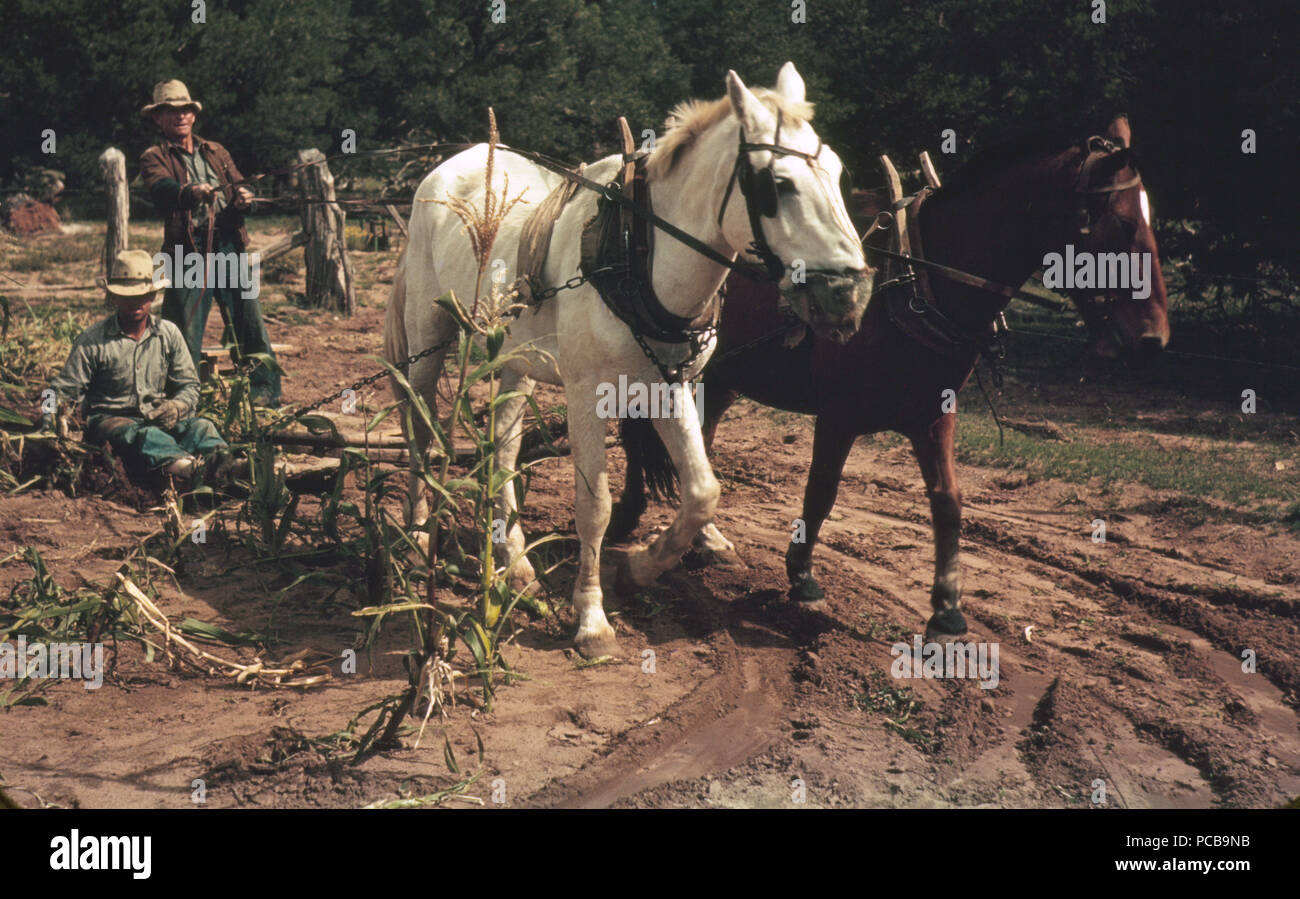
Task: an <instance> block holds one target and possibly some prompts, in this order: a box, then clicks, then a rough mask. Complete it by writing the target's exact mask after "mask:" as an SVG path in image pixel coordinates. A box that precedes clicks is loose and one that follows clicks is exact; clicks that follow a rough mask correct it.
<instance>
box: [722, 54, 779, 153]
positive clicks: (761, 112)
mask: <svg viewBox="0 0 1300 899" xmlns="http://www.w3.org/2000/svg"><path fill="white" fill-rule="evenodd" d="M727 99H729V100H730V101H731V111H732V112H734V113H735V114H736V118H737V119H739V120H740V124H741V126H742V127H744V129H745V134H746V136H747V137H748V138H749V139H750V140H751V141H752V140H757V139H758V135H760V134H765V133H767V132H769V131H772V130H774V129H775V128H776V118H775V117H774V116H773V115H772V113H770V112H768V111H767V107H766V106H764V105H763V104H762V102H761V101H760V100H759V99H758V97H755V96H754V94H753V92H752V91H750V89H749V88H747V87H745V82H743V81H741V80H740V76H739V75H737V74H736V73H735V72H734V71H732V70H731V69H728V70H727Z"/></svg>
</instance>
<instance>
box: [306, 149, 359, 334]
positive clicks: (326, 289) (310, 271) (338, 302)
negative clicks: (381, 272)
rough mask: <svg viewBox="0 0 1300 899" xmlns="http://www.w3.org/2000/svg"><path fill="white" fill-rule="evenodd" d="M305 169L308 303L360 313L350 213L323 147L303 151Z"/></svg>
mask: <svg viewBox="0 0 1300 899" xmlns="http://www.w3.org/2000/svg"><path fill="white" fill-rule="evenodd" d="M298 161H299V162H300V163H316V164H315V165H309V166H307V167H306V168H303V169H301V173H302V174H301V182H300V184H301V191H302V200H303V204H302V230H303V231H304V232H305V233H306V234H307V235H308V241H307V246H306V249H305V250H304V252H303V256H304V259H305V260H306V263H307V298H306V299H307V303H308V304H309V305H312V306H318V307H327V308H330V309H334V310H335V311H337V312H339V313H341V314H343V315H349V316H350V315H352V314H353V313H355V312H356V306H357V298H356V293H355V290H354V287H353V281H352V264H351V263H350V262H349V261H348V245H347V236H346V234H345V233H344V230H343V229H344V225H345V223H346V221H347V215H346V214H345V213H344V212H343V209H342V208H341V207H340V206H339V204H338V203H337V202H336V199H335V196H334V176H333V175H331V174H330V170H329V166H328V165H326V163H325V154H323V153H321V151H320V150H316V149H311V150H299V151H298Z"/></svg>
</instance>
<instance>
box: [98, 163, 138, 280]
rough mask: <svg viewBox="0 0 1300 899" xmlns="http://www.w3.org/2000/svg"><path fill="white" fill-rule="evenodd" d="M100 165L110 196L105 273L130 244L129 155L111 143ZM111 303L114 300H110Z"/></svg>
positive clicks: (107, 273) (107, 276) (105, 248)
mask: <svg viewBox="0 0 1300 899" xmlns="http://www.w3.org/2000/svg"><path fill="white" fill-rule="evenodd" d="M99 169H100V171H101V172H102V173H103V175H104V186H105V189H106V191H107V197H108V215H107V216H106V217H105V218H106V219H107V222H108V229H107V230H106V231H105V232H104V259H103V263H104V277H105V278H110V277H112V275H113V260H114V259H116V258H117V254H118V253H120V252H122V251H123V250H125V249H126V248H127V244H128V243H129V237H130V232H129V231H128V230H127V223H128V220H129V217H130V208H131V207H130V205H129V202H130V201H129V197H128V195H127V191H126V156H125V155H124V154H123V153H122V151H121V150H119V149H117V147H109V148H108V149H107V150H105V151H104V152H103V153H102V154H100V157H99ZM107 302H108V304H109V305H110V306H112V305H113V302H112V300H108V301H107Z"/></svg>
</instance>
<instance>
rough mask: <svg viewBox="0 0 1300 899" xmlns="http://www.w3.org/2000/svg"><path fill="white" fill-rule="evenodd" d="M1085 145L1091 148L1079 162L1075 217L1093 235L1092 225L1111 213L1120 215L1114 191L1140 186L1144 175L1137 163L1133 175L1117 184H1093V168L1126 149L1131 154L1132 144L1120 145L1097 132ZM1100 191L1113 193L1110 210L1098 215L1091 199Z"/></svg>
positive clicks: (1108, 203)
mask: <svg viewBox="0 0 1300 899" xmlns="http://www.w3.org/2000/svg"><path fill="white" fill-rule="evenodd" d="M1084 149H1085V150H1086V151H1087V155H1086V156H1085V157H1084V159H1083V162H1082V163H1080V164H1079V171H1078V174H1076V175H1075V178H1074V192H1075V194H1076V195H1077V196H1078V203H1077V206H1076V209H1075V217H1074V221H1075V226H1076V227H1077V228H1078V231H1079V233H1080V234H1082V235H1090V234H1092V229H1093V228H1094V227H1095V226H1096V225H1097V224H1099V223H1100V221H1101V220H1102V219H1104V218H1106V217H1107V216H1111V217H1114V218H1115V219H1117V220H1118V219H1119V216H1117V215H1115V213H1114V212H1113V211H1112V207H1113V205H1114V202H1115V198H1114V196H1113V195H1114V194H1116V193H1119V192H1120V191H1124V190H1128V189H1129V188H1133V187H1138V186H1140V185H1141V184H1142V176H1141V175H1140V174H1138V172H1137V167H1136V166H1134V167H1133V177H1132V178H1128V179H1126V180H1124V181H1117V182H1115V183H1113V184H1103V185H1101V186H1100V187H1094V186H1093V185H1092V177H1093V169H1095V168H1096V166H1097V163H1099V162H1101V161H1102V160H1104V159H1109V158H1110V157H1112V156H1114V155H1115V154H1117V153H1124V154H1127V156H1131V155H1132V151H1131V150H1130V149H1129V148H1128V147H1123V146H1120V145H1119V144H1116V143H1113V142H1112V141H1110V140H1107V139H1106V138H1104V137H1099V136H1097V135H1093V136H1092V137H1090V138H1088V139H1087V140H1086V141H1085V142H1084ZM1125 161H1126V163H1128V164H1130V165H1131V164H1132V162H1131V160H1130V159H1128V158H1126V160H1125ZM1096 194H1109V195H1110V196H1107V197H1106V211H1105V212H1103V213H1102V214H1101V215H1099V216H1097V217H1096V218H1094V217H1093V215H1092V209H1091V206H1092V204H1091V203H1090V200H1091V199H1092V198H1093V197H1094V196H1095V195H1096Z"/></svg>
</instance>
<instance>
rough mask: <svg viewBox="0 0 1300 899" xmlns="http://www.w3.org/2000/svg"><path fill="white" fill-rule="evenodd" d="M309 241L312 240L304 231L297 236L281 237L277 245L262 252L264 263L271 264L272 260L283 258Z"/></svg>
mask: <svg viewBox="0 0 1300 899" xmlns="http://www.w3.org/2000/svg"><path fill="white" fill-rule="evenodd" d="M309 240H311V237H310V236H309V235H308V234H307V233H306V232H304V231H299V232H298V233H297V234H290V235H287V236H285V237H281V238H280V239H279V240H277V241H276V242H275V243H273V244H271V245H270V246H268V247H267V248H266V249H265V250H262V251H261V253H262V257H261V258H262V262H270V261H271V260H272V259H274V258H275V257H277V256H283V255H284V254H285V253H288V252H289V251H290V250H294V249H297V248H298V247H301V246H303V245H304V244H306V243H307V241H309Z"/></svg>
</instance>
